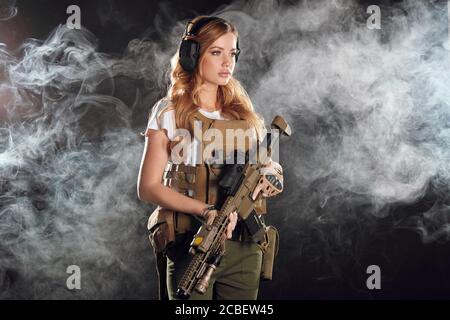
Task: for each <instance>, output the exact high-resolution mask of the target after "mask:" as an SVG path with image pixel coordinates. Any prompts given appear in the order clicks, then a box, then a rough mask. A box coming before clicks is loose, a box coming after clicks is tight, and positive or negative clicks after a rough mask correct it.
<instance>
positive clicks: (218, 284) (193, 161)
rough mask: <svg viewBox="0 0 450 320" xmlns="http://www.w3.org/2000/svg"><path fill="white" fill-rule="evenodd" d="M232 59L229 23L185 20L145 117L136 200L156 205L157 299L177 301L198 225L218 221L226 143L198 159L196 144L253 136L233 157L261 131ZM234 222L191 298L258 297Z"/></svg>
mask: <svg viewBox="0 0 450 320" xmlns="http://www.w3.org/2000/svg"><path fill="white" fill-rule="evenodd" d="M238 56H239V46H238V33H237V30H236V28H235V27H234V26H233V25H232V24H231V23H229V22H228V21H226V20H224V19H221V18H218V17H206V16H200V17H197V18H195V19H194V20H192V21H191V22H190V23H189V24H188V25H187V27H186V32H185V35H184V37H183V40H182V43H181V45H180V50H179V52H178V53H177V54H176V55H175V56H174V57H173V58H172V60H171V63H172V71H171V86H170V89H169V91H168V94H167V97H166V98H164V99H162V100H161V101H159V102H158V103H157V105H156V106H155V108H154V109H153V112H152V114H151V116H150V121H149V124H148V128H147V131H146V133H145V136H146V140H145V148H144V155H143V158H142V163H141V168H140V172H139V177H138V197H139V199H140V200H142V201H146V202H152V203H155V204H157V205H158V206H159V207H158V208H157V209H156V210H155V212H154V213H153V214H152V216H151V217H150V219H149V229H150V232H151V235H150V239H151V241H152V244H153V246H154V248H155V252H156V254H157V264H158V273H159V277H160V297H161V298H162V299H163V298H165V295H166V294H167V295H168V298H169V299H175V298H176V297H175V295H176V288H177V285H178V282H179V281H180V278H181V276H182V275H183V272H184V270H185V268H186V266H187V263H188V262H189V253H188V251H189V246H190V243H191V241H192V238H193V235H194V234H195V232H196V231H197V230H198V228H199V226H201V223H202V222H206V223H208V224H211V223H212V222H213V221H214V218H215V217H216V216H217V211H216V210H215V208H214V207H213V205H215V204H216V203H217V201H218V194H217V189H218V180H219V178H220V173H221V170H222V168H223V165H221V163H220V161H219V162H217V161H216V162H215V160H214V159H217V158H216V156H217V154H219V153H220V154H221V155H222V156H226V154H225V151H228V149H226V150H225V144H226V142H225V144H224V142H219V143H218V145H219V146H218V145H217V144H216V145H215V147H214V148H212V149H213V151H212V152H211V153H210V154H208V153H207V152H206V153H205V152H202V151H203V150H204V151H206V150H207V149H208V142H210V141H205V140H207V139H203V138H204V137H205V136H204V135H205V134H206V135H208V132H207V130H211V129H215V130H218V132H219V133H224V132H225V131H226V129H235V130H240V129H241V130H245V132H246V133H248V132H252V133H253V134H251V135H249V136H248V140H246V142H245V143H244V145H240V146H233V150H237V149H239V148H241V149H239V150H241V151H242V150H244V151H245V150H248V148H249V147H250V143H252V141H255V140H256V137H261V135H262V132H263V131H264V123H263V120H262V119H261V118H260V117H259V116H258V115H257V114H256V113H255V112H254V109H253V106H252V104H251V101H250V99H249V97H248V95H247V94H246V92H245V90H244V89H243V88H242V87H241V86H240V84H239V82H238V81H237V80H236V79H234V78H233V76H232V75H233V71H234V68H235V64H236V61H237V59H238ZM199 128H200V131H196V130H197V129H199ZM180 129H184V131H183V132H184V133H186V132H187V136H193V137H194V138H193V140H191V139H186V140H185V139H184V138H185V137H186V134H184V135H183V137H180V135H178V132H177V130H180ZM199 132H200V134H198V133H199ZM202 134H203V135H202ZM186 141H187V144H186ZM233 143H234V139H233ZM181 145H183V148H182V151H181V152H180V148H178V147H180V146H181ZM186 145H187V146H188V147H187V148H184V147H186ZM209 146H210V145H209ZM217 146H218V147H217ZM199 147H200V148H199ZM216 147H217V148H216ZM227 148H228V146H227ZM174 150H177V152H174ZM199 150H200V151H199ZM209 150H211V148H209ZM205 154H206V156H205ZM233 154H235V153H233ZM213 158H214V159H213ZM219 158H220V157H219ZM211 159H213V160H211ZM221 159H222V160H223V159H224V158H223V157H222V158H221ZM175 160H176V161H175ZM235 160H236V159H235ZM175 162H177V163H176V164H177V165H174V163H175ZM222 163H223V161H222ZM270 165H274V166H277V164H276V163H271V164H270ZM280 170H281V169H280ZM162 179H163V182H162ZM256 211H257V212H258V213H261V214H262V213H265V199H262V197H260V198H258V205H257V209H256ZM237 220H238V215H237V213H236V212H234V213H232V214H231V215H230V223H229V225H228V229H227V238H228V239H229V240H227V241H226V245H225V250H226V251H225V255H224V257H223V260H222V261H221V263H220V265H219V267H218V268H217V270H216V271H215V272H214V274H213V278H212V279H211V282H210V286H209V288H208V290H207V291H206V293H205V294H199V293H197V292H192V295H191V299H256V298H257V294H258V288H259V279H260V273H261V263H262V252H261V249H260V247H259V246H258V244H257V243H255V242H254V241H249V237H245V230H243V229H245V228H243V227H242V226H241V223H240V222H238V221H237ZM163 258H164V259H163ZM165 280H167V284H165V282H166V281H165ZM165 289H167V291H166V290H165ZM165 291H166V292H165Z"/></svg>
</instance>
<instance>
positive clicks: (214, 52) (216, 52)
mask: <svg viewBox="0 0 450 320" xmlns="http://www.w3.org/2000/svg"><path fill="white" fill-rule="evenodd" d="M211 53H212V54H213V55H215V56H217V55H219V54H220V51H213V52H211Z"/></svg>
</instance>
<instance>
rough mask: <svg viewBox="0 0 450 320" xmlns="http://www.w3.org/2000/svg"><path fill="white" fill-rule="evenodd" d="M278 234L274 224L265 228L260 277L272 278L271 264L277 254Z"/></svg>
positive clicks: (264, 278)
mask: <svg viewBox="0 0 450 320" xmlns="http://www.w3.org/2000/svg"><path fill="white" fill-rule="evenodd" d="M278 245H279V235H278V231H277V229H276V228H275V227H274V226H268V227H267V228H266V243H265V244H264V245H263V249H262V250H263V258H262V265H261V279H262V280H272V275H273V265H274V262H275V257H276V256H277V254H278Z"/></svg>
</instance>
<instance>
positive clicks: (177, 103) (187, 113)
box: [166, 16, 264, 138]
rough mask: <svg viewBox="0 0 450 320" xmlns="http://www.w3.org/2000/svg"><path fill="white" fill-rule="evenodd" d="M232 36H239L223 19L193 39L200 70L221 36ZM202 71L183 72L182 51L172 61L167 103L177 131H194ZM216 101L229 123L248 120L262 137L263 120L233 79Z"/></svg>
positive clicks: (245, 93) (203, 29) (222, 89)
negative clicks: (213, 45) (192, 125)
mask: <svg viewBox="0 0 450 320" xmlns="http://www.w3.org/2000/svg"><path fill="white" fill-rule="evenodd" d="M205 17H206V16H198V17H196V18H195V19H193V20H192V22H193V23H194V24H195V23H196V22H198V20H200V19H202V18H205ZM228 32H232V33H233V34H234V35H235V36H236V38H237V37H238V36H239V34H238V32H237V29H236V27H235V26H234V25H233V24H231V23H230V22H228V21H226V20H224V19H214V20H212V21H210V22H208V23H207V24H205V25H204V26H203V27H202V28H201V29H200V31H199V32H198V34H197V35H196V36H190V37H188V39H193V40H195V41H197V42H198V43H199V44H200V58H199V63H198V66H200V64H201V63H202V61H203V58H204V55H205V52H206V50H207V49H208V48H209V47H210V46H211V45H212V44H213V43H214V42H215V41H216V40H217V39H218V38H220V37H221V36H222V35H224V34H226V33H228ZM199 69H200V68H199V67H197V68H196V69H195V71H194V72H193V73H192V74H191V73H189V72H187V71H185V70H184V69H183V67H182V66H181V65H180V63H179V50H178V51H177V53H176V54H175V55H174V56H173V57H172V59H171V72H170V80H171V81H170V86H169V89H168V92H167V96H166V99H168V100H169V101H170V102H171V103H170V104H171V107H172V108H174V109H175V123H176V126H177V128H184V129H187V130H189V131H192V130H191V128H190V127H189V119H190V118H191V117H192V116H193V114H194V113H195V112H196V111H197V109H198V107H199V106H200V100H199V90H200V86H201V85H202V83H203V79H202V77H201V76H200V73H199ZM217 101H218V103H219V104H220V105H221V106H222V113H223V115H224V116H226V117H227V118H229V119H236V120H246V121H248V123H249V125H250V126H251V127H254V128H255V129H256V132H257V134H258V137H259V138H261V137H262V133H263V131H264V119H263V118H262V117H261V116H260V115H259V114H257V113H256V112H255V110H254V108H253V104H252V102H251V101H250V98H249V96H248V94H247V92H246V91H245V89H244V88H243V87H242V86H241V84H240V83H239V81H238V80H236V79H235V78H234V77H232V78H231V79H230V81H229V82H228V84H227V85H225V86H219V88H218V90H217ZM191 133H192V132H191Z"/></svg>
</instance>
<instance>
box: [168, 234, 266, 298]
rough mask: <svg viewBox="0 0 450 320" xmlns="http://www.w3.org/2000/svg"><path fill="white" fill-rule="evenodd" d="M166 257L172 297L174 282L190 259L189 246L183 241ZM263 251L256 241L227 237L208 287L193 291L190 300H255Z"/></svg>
mask: <svg viewBox="0 0 450 320" xmlns="http://www.w3.org/2000/svg"><path fill="white" fill-rule="evenodd" d="M173 249H174V250H175V252H172V254H171V255H170V256H171V257H170V258H168V259H167V291H168V294H169V299H170V300H175V299H176V297H175V295H176V291H177V285H178V282H179V281H180V279H181V277H182V276H183V272H184V271H185V270H186V267H187V264H188V263H189V261H190V255H189V253H188V250H189V247H187V248H186V245H185V244H184V245H183V244H182V245H179V246H177V247H176V248H173ZM261 263H262V251H261V249H260V248H259V246H258V245H257V244H256V243H252V242H240V241H231V240H227V241H226V243H225V255H224V256H223V258H222V261H221V262H220V265H219V267H218V268H217V269H216V270H215V271H214V273H213V275H212V277H211V281H210V283H209V287H208V290H207V291H206V292H205V294H200V293H198V292H196V291H195V290H194V291H193V292H192V294H191V297H190V300H213V299H214V300H256V298H257V297H258V290H259V279H260V273H261Z"/></svg>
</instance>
